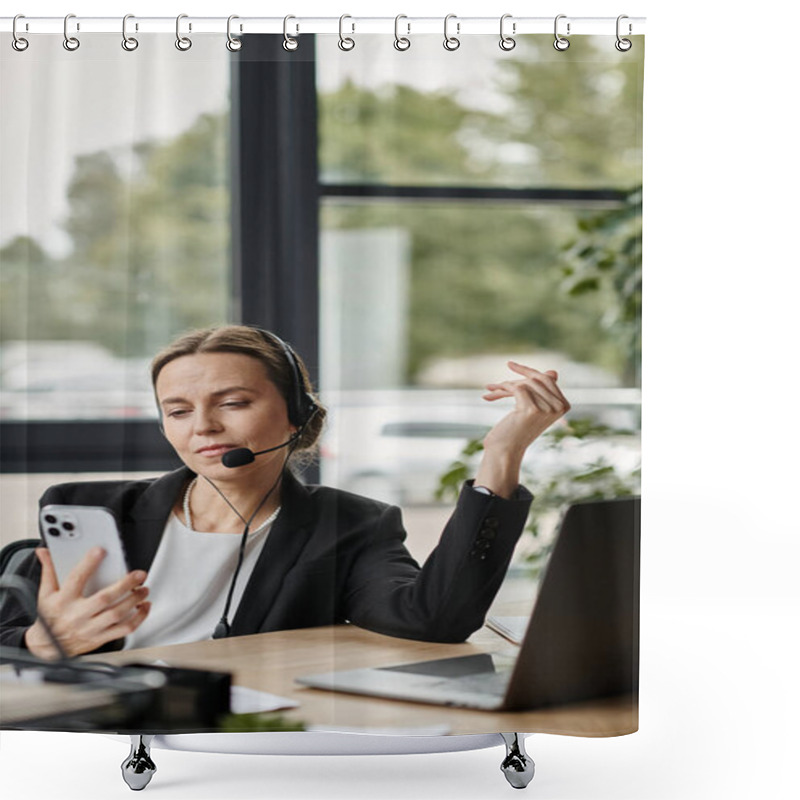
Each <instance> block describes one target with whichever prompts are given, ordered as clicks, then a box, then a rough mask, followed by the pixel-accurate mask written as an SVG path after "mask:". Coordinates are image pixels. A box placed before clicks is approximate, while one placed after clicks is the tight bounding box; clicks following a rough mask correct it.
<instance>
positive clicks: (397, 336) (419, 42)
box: [0, 19, 644, 735]
mask: <svg viewBox="0 0 800 800" xmlns="http://www.w3.org/2000/svg"><path fill="white" fill-rule="evenodd" d="M134 23H135V20H131V21H130V27H129V28H127V29H126V31H127V32H126V38H121V36H120V35H118V34H107V33H103V34H101V33H97V34H82V35H80V36H77V33H76V31H74V30H73V31H71V34H75V36H74V41H79V46H78V47H75V46H74V44H72V45H70V38H71V36H70V35H67V37H66V39H65V37H64V36H60V35H56V34H48V35H37V36H33V35H29V36H28V37H27V39H28V40H29V44H28V45H27V46H25V47H24V48H22V47H14V46H12V38H11V36H4V37H3V40H2V56H1V58H2V77H1V78H0V81H1V83H0V91H1V92H2V99H1V100H0V107H2V109H3V118H2V130H1V132H0V135H2V156H1V157H2V183H1V184H0V192H2V195H1V196H2V210H1V213H2V217H1V220H0V221H1V222H2V239H1V240H0V264H1V267H0V268H1V269H2V273H1V274H0V279H1V280H2V307H1V308H0V334H1V335H2V365H1V366H2V386H0V392H1V394H2V412H1V414H0V424H2V427H3V441H2V447H3V450H2V459H3V465H2V466H3V473H4V474H3V480H2V484H3V489H2V491H3V498H2V500H3V515H4V529H3V536H4V540H3V544H4V545H5V544H7V543H8V542H9V541H12V540H16V539H22V538H29V537H35V536H37V535H38V534H37V503H36V501H37V498H38V496H39V494H41V492H42V491H43V490H44V489H45V488H46V487H47V486H48V485H50V484H52V483H57V482H62V481H65V480H85V481H95V480H105V479H122V478H135V477H142V476H144V475H146V476H153V475H156V474H160V473H162V472H164V471H165V470H168V469H172V468H174V467H175V466H176V465H177V464H178V462H177V461H176V459H175V456H174V455H173V454H172V452H171V451H170V450H169V448H168V446H167V445H166V443H165V442H163V440H162V439H161V438H160V435H159V434H158V428H157V421H156V408H155V405H154V402H153V399H152V393H151V389H150V387H149V385H148V370H147V364H148V361H149V359H150V358H151V357H152V355H153V354H154V353H155V352H156V351H157V350H158V349H160V348H161V347H163V346H164V345H165V344H167V342H169V341H170V340H171V339H172V338H174V337H175V336H176V335H178V334H179V333H181V332H183V331H185V330H187V329H190V328H195V327H206V326H209V325H218V324H223V323H227V322H244V323H247V324H256V325H261V326H263V327H265V328H268V329H270V330H274V331H275V332H277V333H278V334H279V335H280V336H282V337H283V338H285V339H287V340H288V341H290V342H291V343H292V344H293V345H294V346H295V347H296V349H297V350H298V352H299V353H300V354H301V355H302V357H303V358H304V359H305V360H306V362H307V364H308V366H309V369H310V372H311V376H312V379H313V382H314V384H315V387H316V388H317V390H318V392H319V395H320V398H321V400H322V402H323V403H324V404H325V405H326V407H327V408H328V414H329V423H328V426H327V429H326V432H325V435H324V438H323V441H322V445H321V448H320V451H319V455H318V458H317V460H316V461H315V462H314V463H312V464H310V465H308V466H307V467H306V470H305V472H304V473H303V475H302V476H301V478H302V479H303V480H304V481H305V482H308V483H318V482H321V483H323V484H325V485H328V486H333V487H337V488H340V489H343V490H346V491H348V492H353V493H355V494H358V495H365V496H368V497H372V498H375V499H377V500H380V501H382V502H387V503H390V504H393V505H398V506H400V507H401V509H402V511H403V519H404V524H405V527H406V530H407V531H408V541H407V544H408V547H409V550H410V551H411V553H412V555H413V556H414V558H415V559H417V560H418V561H419V562H420V563H421V562H423V561H424V560H425V559H426V558H427V557H428V555H429V554H430V553H431V551H432V550H433V549H434V547H435V546H436V544H437V541H438V538H439V535H440V533H441V531H442V528H443V526H444V524H445V522H446V520H447V518H448V516H449V514H450V513H451V511H452V509H453V507H454V505H455V503H456V498H457V495H458V492H459V489H460V487H461V485H462V483H463V481H464V480H466V479H468V478H470V477H472V476H474V472H475V468H476V464H477V462H478V459H479V458H480V449H481V444H480V442H481V440H482V438H483V436H484V435H485V433H486V431H487V430H488V429H489V428H491V426H492V425H494V424H495V423H496V422H497V420H498V419H499V418H500V417H501V416H502V415H503V414H504V413H506V412H507V411H508V406H503V407H502V408H500V409H498V408H496V407H495V405H493V404H490V403H487V402H485V401H483V400H482V399H481V394H482V392H483V391H484V389H483V387H484V386H485V385H486V384H487V383H491V382H493V381H498V380H505V379H507V378H509V377H512V375H511V374H510V373H509V372H508V368H507V366H506V363H507V362H508V361H509V360H514V361H519V362H522V363H526V364H532V365H534V366H536V367H537V368H540V369H554V370H557V372H558V374H559V382H560V385H561V386H562V387H563V390H564V393H565V395H567V397H568V398H569V400H570V402H571V405H572V411H571V412H570V414H569V415H568V417H567V418H566V419H565V420H563V421H562V422H561V423H559V424H558V425H557V426H555V427H554V428H553V429H551V431H550V432H549V433H548V434H546V435H545V436H543V437H542V438H541V439H540V440H539V441H537V443H536V444H535V445H534V446H533V447H532V448H531V449H530V450H529V452H528V454H527V455H526V458H525V461H524V464H523V476H522V481H523V483H524V484H525V485H526V486H528V487H529V488H530V490H531V491H532V493H533V494H534V496H535V500H534V503H533V505H532V508H531V512H530V516H529V518H528V520H527V522H526V524H525V531H524V533H523V534H522V536H521V538H520V540H519V544H518V546H517V548H516V550H515V552H514V556H513V560H512V562H511V566H510V567H509V569H508V571H507V573H506V575H505V580H504V581H503V583H502V586H501V587H500V589H499V592H498V593H497V595H496V597H495V599H494V602H493V604H492V606H491V608H490V609H489V612H488V613H489V619H490V621H491V622H492V624H493V626H494V628H493V629H494V630H497V629H502V630H503V631H504V632H505V634H506V635H507V636H508V637H510V638H511V639H514V638H515V637H516V638H519V636H520V635H521V631H522V630H523V629H524V628H520V625H521V624H522V622H521V621H524V620H525V619H526V618H527V617H528V616H529V615H530V613H531V609H532V608H533V606H534V602H535V598H536V593H537V588H538V586H539V585H540V584H541V581H542V576H543V575H546V572H547V566H548V560H549V556H550V554H551V552H552V550H553V546H554V543H555V541H556V539H557V533H558V530H559V525H560V523H561V521H562V519H563V513H564V511H565V509H566V508H567V507H568V506H570V505H571V504H574V503H580V502H582V501H588V500H598V499H613V498H622V497H632V496H636V495H638V493H639V467H640V464H639V427H640V363H641V349H640V348H641V344H640V343H641V310H640V298H641V208H642V200H641V197H642V178H641V111H642V75H643V59H644V40H643V37H641V36H634V37H632V41H633V45H632V46H630V47H626V46H625V45H624V44H623V45H622V46H619V45H620V39H619V37H618V36H617V35H616V34H615V30H614V28H613V25H612V27H611V28H610V30H609V31H608V32H607V33H606V34H604V35H594V36H575V37H573V38H572V40H571V41H570V40H569V39H568V38H567V33H566V30H562V32H561V35H558V34H557V35H556V37H554V36H553V35H552V34H548V35H545V34H535V35H524V36H523V35H519V34H517V35H514V30H513V29H512V24H513V21H508V27H507V28H502V27H501V28H500V30H501V35H500V36H499V37H498V36H491V35H488V34H487V35H485V36H471V37H466V36H464V37H462V38H459V35H458V31H459V30H460V29H459V28H458V27H457V24H458V20H457V19H452V20H450V21H449V27H446V28H445V29H444V30H445V36H444V37H443V36H442V35H433V34H418V35H414V32H413V31H410V30H409V29H408V27H407V26H404V24H403V21H402V20H401V19H398V20H397V21H396V25H395V34H394V36H392V35H387V34H359V33H358V32H357V31H353V29H352V28H351V27H348V23H347V20H343V21H342V23H341V28H340V34H339V35H338V36H337V35H319V36H316V37H314V36H310V35H308V34H300V35H299V36H297V35H296V28H294V27H293V24H294V23H292V21H291V20H289V21H287V23H286V29H285V30H286V33H285V35H283V36H281V35H262V34H241V32H238V33H237V29H236V26H235V23H229V29H228V35H227V37H226V36H225V35H216V36H212V35H203V36H200V35H197V36H192V37H190V36H189V31H188V28H184V29H183V36H181V34H180V30H179V33H178V36H177V40H176V36H175V35H172V34H167V33H158V34H153V33H149V34H146V35H145V34H143V33H141V32H139V33H137V32H136V30H135V28H134ZM231 24H233V27H230V26H231ZM556 29H557V30H558V27H556ZM176 41H177V44H178V46H176ZM134 42H135V44H134ZM187 42H189V43H190V44H189V45H188V46H187V44H186V43H187ZM65 43H66V46H65ZM121 43H122V44H123V46H122V47H121V46H120V45H121ZM226 44H227V45H228V46H227V47H226ZM443 45H444V46H443ZM554 45H555V46H554ZM480 636H483V637H484V639H486V637H492V636H493V637H495V638H494V639H493V640H492V641H495V642H496V643H497V644H498V646H502V648H504V649H505V650H506V652H510V653H514V652H516V650H515V649H514V648H515V647H516V645H508V643H506V644H503V640H502V639H501V638H499V637H497V636H496V634H494V633H491V631H490V629H489V628H484V629H483V630H482V632H481V634H480ZM630 638H631V641H629V642H627V645H626V646H627V648H628V650H627V652H630V653H634V654H635V652H636V649H637V647H638V629H636V628H634V629H631V630H630ZM484 639H480V641H481V642H483V641H484ZM330 647H331V648H333V649H334V651H335V648H336V640H335V637H334V636H333V634H332V635H331V637H330ZM431 652H432V653H433V655H432V656H431V657H433V658H435V657H436V653H437V652H438V651H436V649H435V648H432V649H431ZM448 652H449V651H448ZM632 657H635V656H632ZM334 660H335V659H334ZM265 669H266V667H265ZM635 669H636V670H638V664H636V666H635ZM265 685H268V681H265ZM309 691H311V690H309ZM630 702H631V704H630V706H629V707H628V708H627V711H626V714H627V716H626V722H625V725H624V726H623V728H624V729H622V730H618V731H616V732H617V733H625V732H632V731H633V730H635V729H636V725H637V717H636V696H635V691H634V693H633V695H632V697H631V701H630ZM340 703H341V708H342V712H341V715H340V716H339V715H337V712H336V708H337V703H336V700H335V699H334V700H333V701H332V708H333V711H332V715H331V717H330V719H329V720H328V723H329V724H330V725H331V726H332V727H336V726H337V725H339V726H340V727H341V726H344V725H350V726H353V720H352V719H351V717H350V716H348V715H347V714H346V713H345V711H344V709H345V708H346V703H345V701H340ZM419 708H420V712H419V717H420V722H419V725H418V728H417V729H416V732H417V733H422V732H428V733H431V732H432V731H434V730H436V731H437V732H440V733H452V732H464V730H463V729H461V728H459V727H458V726H457V725H454V717H453V714H454V712H451V711H450V710H448V709H447V708H441V709H439V711H438V712H437V714H438V717H437V721H436V724H433V723H432V721H431V720H432V712H431V710H430V709H431V708H433V707H428V706H424V705H420V707H419ZM240 710H241V708H240ZM283 714H284V716H283V717H281V718H280V719H279V721H278V722H277V723H275V719H274V718H273V717H270V720H271V723H270V724H278V725H281V724H283V723H286V724H287V725H291V724H293V723H295V722H298V721H299V722H301V723H302V722H304V721H305V720H304V719H303V709H302V703H301V705H300V707H299V708H297V709H291V710H289V711H288V712H287V711H284V712H283ZM382 720H383V718H382ZM312 722H313V721H312ZM381 724H382V725H383V727H384V728H385V727H386V723H385V721H382V723H381ZM226 725H229V726H233V727H230V728H226V729H230V730H260V729H261V730H263V729H264V725H265V718H264V717H263V716H256V717H253V716H252V715H250V716H246V717H243V716H240V717H238V718H230V719H228V720H227V721H226ZM236 726H238V727H236ZM66 727H67V729H68V726H66ZM356 727H358V726H356ZM378 727H380V726H379V725H376V724H375V723H374V721H372V720H370V719H369V718H364V719H363V721H362V722H361V725H360V729H361V730H364V731H370V730H376V729H377V728H378ZM402 727H403V729H404V730H406V731H410V732H412V733H413V732H414V730H415V729H414V727H413V725H409V724H407V723H404V724H403V726H402ZM215 729H218V728H215ZM485 730H486V728H478V729H473V730H471V732H480V731H485ZM503 730H505V728H503ZM562 732H563V731H562ZM582 733H583V735H587V734H588V735H597V734H600V735H607V734H608V730H607V728H603V729H602V730H594V731H593V730H592V729H591V725H589V727H588V728H586V729H584V730H583V731H582Z"/></svg>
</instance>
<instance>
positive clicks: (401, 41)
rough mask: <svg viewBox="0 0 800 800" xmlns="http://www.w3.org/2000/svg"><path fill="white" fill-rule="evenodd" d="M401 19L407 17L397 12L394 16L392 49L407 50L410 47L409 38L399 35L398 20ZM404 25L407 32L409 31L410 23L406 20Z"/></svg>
mask: <svg viewBox="0 0 800 800" xmlns="http://www.w3.org/2000/svg"><path fill="white" fill-rule="evenodd" d="M401 19H408V17H407V16H406V15H405V14H398V15H397V16H396V17H395V18H394V49H395V50H400V51H401V52H402V51H404V50H408V48H409V47H411V39H409V38H408V37H407V36H401V35H400V20H401ZM406 27H407V28H408V33H409V34H410V33H411V25H410V24H409V23H408V22H406Z"/></svg>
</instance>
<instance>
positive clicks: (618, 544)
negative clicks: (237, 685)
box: [296, 498, 640, 711]
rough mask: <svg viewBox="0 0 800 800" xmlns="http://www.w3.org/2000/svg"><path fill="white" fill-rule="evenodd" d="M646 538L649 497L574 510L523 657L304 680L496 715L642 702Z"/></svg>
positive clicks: (448, 661) (479, 656)
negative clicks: (586, 703)
mask: <svg viewBox="0 0 800 800" xmlns="http://www.w3.org/2000/svg"><path fill="white" fill-rule="evenodd" d="M639 539H640V501H639V498H620V499H616V500H602V501H592V502H585V503H578V504H575V505H573V506H570V507H569V508H568V509H567V512H566V514H565V515H564V517H563V518H562V521H561V524H560V526H559V530H558V534H557V538H556V542H555V546H554V547H553V551H552V554H551V556H550V560H549V562H548V564H547V567H546V569H545V572H544V576H543V578H542V581H541V584H540V588H539V593H538V595H537V598H536V602H535V604H534V608H533V612H532V614H531V617H530V621H529V623H528V626H527V629H526V631H525V635H524V637H523V639H522V643H521V646H520V649H519V652H518V654H517V656H516V658H514V657H509V656H508V655H503V654H498V653H476V654H474V655H467V656H460V657H457V658H445V659H437V660H433V661H421V662H417V663H413V664H399V665H395V666H389V667H372V668H364V669H352V670H344V671H337V672H327V673H320V674H316V675H305V676H302V677H299V678H297V679H296V680H297V682H298V683H300V684H303V685H304V686H310V687H313V688H316V689H328V690H332V691H339V692H349V693H354V694H364V695H370V696H375V697H386V698H392V699H396V700H411V701H416V702H421V703H432V704H436V705H447V706H460V707H466V708H477V709H482V710H495V711H497V710H507V711H521V710H528V709H533V708H538V707H542V706H548V705H555V704H562V703H569V702H576V701H580V700H587V699H593V698H599V697H606V696H611V695H620V694H632V695H635V694H636V693H637V691H638V683H639Z"/></svg>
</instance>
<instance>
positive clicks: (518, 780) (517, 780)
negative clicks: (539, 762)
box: [500, 733, 536, 789]
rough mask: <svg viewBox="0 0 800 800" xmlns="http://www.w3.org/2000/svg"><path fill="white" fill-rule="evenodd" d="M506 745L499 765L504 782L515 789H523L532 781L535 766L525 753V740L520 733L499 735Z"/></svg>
mask: <svg viewBox="0 0 800 800" xmlns="http://www.w3.org/2000/svg"><path fill="white" fill-rule="evenodd" d="M500 735H501V736H502V737H503V741H504V742H505V744H506V757H505V758H504V759H503V763H502V764H501V765H500V769H501V770H502V771H503V775H505V776H506V780H507V781H508V782H509V783H510V784H511V785H512V786H513V787H514V788H515V789H524V788H525V787H526V786H527V785H528V784H529V783H530V782H531V781H532V780H533V773H534V770H535V769H536V765H535V764H534V763H533V759H532V758H531V757H530V756H529V755H528V754H527V753H526V752H525V739H524V738H523V735H522V734H520V733H501V734H500Z"/></svg>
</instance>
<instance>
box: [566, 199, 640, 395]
mask: <svg viewBox="0 0 800 800" xmlns="http://www.w3.org/2000/svg"><path fill="white" fill-rule="evenodd" d="M577 227H578V231H579V235H578V237H577V238H575V239H573V240H572V241H570V242H568V243H567V244H566V245H565V246H564V248H563V252H562V264H563V268H562V269H563V274H564V282H563V287H564V289H565V291H566V292H567V294H568V295H569V296H570V297H579V298H592V299H594V296H595V295H597V294H599V293H603V295H604V296H605V297H606V298H607V300H606V302H605V312H604V314H603V318H602V324H603V327H604V328H605V329H607V330H608V332H609V339H610V340H611V341H614V342H615V343H616V344H617V351H618V352H620V353H624V354H626V355H627V363H626V367H625V373H624V379H625V382H626V383H627V384H629V385H636V384H638V382H639V365H640V363H641V353H642V324H641V322H642V318H641V314H642V190H641V188H639V189H635V190H634V191H632V192H630V193H629V194H628V196H627V198H626V200H625V204H624V205H623V206H622V207H621V208H615V209H611V210H609V211H604V212H601V213H596V214H593V215H591V216H584V217H581V218H579V219H578V221H577Z"/></svg>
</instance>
